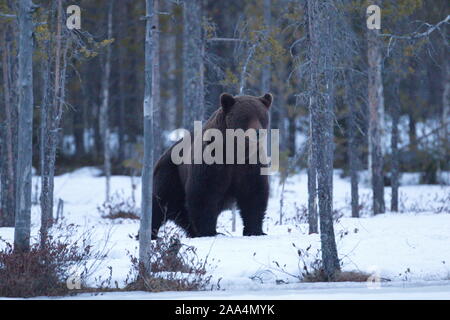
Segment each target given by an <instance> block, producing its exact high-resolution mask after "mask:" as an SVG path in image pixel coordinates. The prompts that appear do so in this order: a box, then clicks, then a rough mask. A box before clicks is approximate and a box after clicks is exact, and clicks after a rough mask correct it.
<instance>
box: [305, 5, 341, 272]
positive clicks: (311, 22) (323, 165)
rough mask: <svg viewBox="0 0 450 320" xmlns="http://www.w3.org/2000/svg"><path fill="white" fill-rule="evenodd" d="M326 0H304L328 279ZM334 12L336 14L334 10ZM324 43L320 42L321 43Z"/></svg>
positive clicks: (334, 264)
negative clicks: (305, 0) (306, 14)
mask: <svg viewBox="0 0 450 320" xmlns="http://www.w3.org/2000/svg"><path fill="white" fill-rule="evenodd" d="M329 6H330V3H329V1H325V0H321V1H318V0H308V1H307V12H308V37H309V59H310V61H309V62H310V79H309V81H310V84H309V88H310V90H311V91H310V96H311V98H310V99H311V100H310V112H311V117H312V135H313V139H312V142H313V153H314V160H315V162H316V172H317V185H318V188H317V196H318V203H319V222H320V241H321V248H322V261H323V268H324V272H325V276H326V277H327V279H328V280H332V279H333V277H334V276H335V274H336V273H337V272H338V271H339V270H340V266H339V259H338V255H337V248H336V240H335V236H334V227H333V116H334V115H333V108H334V70H332V68H333V65H332V63H333V61H332V50H333V48H332V47H330V46H332V43H333V41H332V40H333V39H332V34H331V30H333V29H334V28H337V26H335V25H332V22H331V19H328V18H325V17H327V14H328V13H327V12H328V11H329V9H330V7H329ZM336 14H337V13H336ZM325 43H326V44H327V45H324V44H325Z"/></svg>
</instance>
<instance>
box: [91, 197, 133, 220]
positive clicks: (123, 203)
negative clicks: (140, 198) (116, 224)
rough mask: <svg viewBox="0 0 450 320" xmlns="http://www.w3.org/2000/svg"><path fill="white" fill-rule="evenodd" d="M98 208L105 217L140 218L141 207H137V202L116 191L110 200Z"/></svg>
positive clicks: (113, 218)
mask: <svg viewBox="0 0 450 320" xmlns="http://www.w3.org/2000/svg"><path fill="white" fill-rule="evenodd" d="M97 210H98V211H99V212H100V214H101V216H102V218H105V219H112V220H115V219H132V220H139V209H138V208H137V207H136V203H135V202H134V201H133V200H132V199H130V198H126V197H124V195H123V194H120V193H114V194H113V195H112V196H111V199H110V201H107V202H104V203H103V204H102V205H100V206H98V207H97Z"/></svg>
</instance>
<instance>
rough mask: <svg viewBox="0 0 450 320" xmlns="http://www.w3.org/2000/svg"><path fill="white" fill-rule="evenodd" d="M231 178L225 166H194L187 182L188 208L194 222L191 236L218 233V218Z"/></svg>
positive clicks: (190, 218)
mask: <svg viewBox="0 0 450 320" xmlns="http://www.w3.org/2000/svg"><path fill="white" fill-rule="evenodd" d="M229 180H230V179H229V177H228V176H227V174H226V172H225V170H224V169H223V167H220V166H214V165H210V166H195V165H194V166H193V168H192V174H191V176H190V177H189V180H188V181H187V184H186V185H187V188H186V209H187V211H188V215H189V220H190V222H191V224H192V233H191V236H193V237H211V236H216V235H217V231H216V225H217V218H218V216H219V214H220V211H221V204H223V201H224V197H225V191H226V189H227V185H228V181H229Z"/></svg>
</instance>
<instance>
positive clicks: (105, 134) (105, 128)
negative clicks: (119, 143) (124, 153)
mask: <svg viewBox="0 0 450 320" xmlns="http://www.w3.org/2000/svg"><path fill="white" fill-rule="evenodd" d="M113 8H114V0H111V1H110V2H109V4H108V39H112V19H113ZM110 77H111V44H110V45H108V48H107V49H106V57H105V69H104V72H103V78H102V104H101V106H100V119H99V121H100V123H99V125H100V130H101V135H102V140H103V170H104V173H105V183H106V185H105V201H106V202H109V200H110V196H111V194H110V193H111V191H110V189H111V186H110V185H111V149H110V128H109V109H110V107H109V104H110V99H109V82H110Z"/></svg>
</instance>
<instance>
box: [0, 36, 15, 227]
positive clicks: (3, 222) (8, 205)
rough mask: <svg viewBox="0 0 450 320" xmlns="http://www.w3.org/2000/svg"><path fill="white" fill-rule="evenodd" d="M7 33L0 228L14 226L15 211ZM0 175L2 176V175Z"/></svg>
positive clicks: (4, 55)
mask: <svg viewBox="0 0 450 320" xmlns="http://www.w3.org/2000/svg"><path fill="white" fill-rule="evenodd" d="M8 31H9V28H8V27H5V29H4V30H3V32H2V34H1V40H0V41H1V42H0V44H1V48H2V75H3V99H4V103H5V119H6V123H5V134H4V136H3V140H4V141H2V144H3V152H2V153H3V157H4V160H2V162H3V161H4V163H3V164H2V165H3V166H5V168H2V171H3V173H4V175H3V180H2V186H1V190H2V198H1V203H0V211H1V215H0V227H13V226H14V213H15V211H16V195H15V190H16V183H15V168H14V146H15V145H16V141H15V140H16V139H15V138H16V136H15V135H14V131H15V130H14V128H15V127H16V126H15V122H16V116H15V115H14V114H13V108H12V106H11V96H10V87H9V79H10V63H9V56H10V54H9V45H8V43H7V41H6V33H7V32H8ZM3 173H2V174H3Z"/></svg>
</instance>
